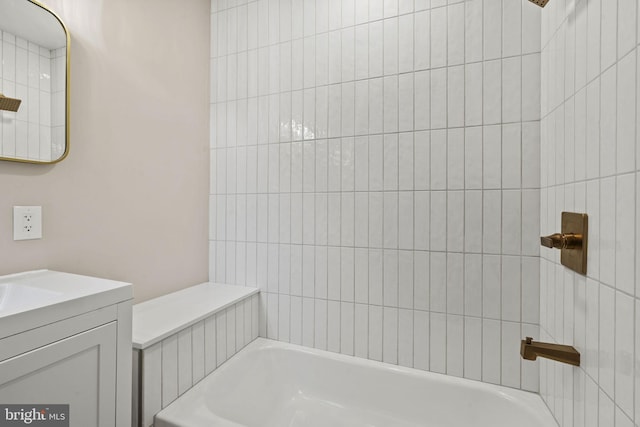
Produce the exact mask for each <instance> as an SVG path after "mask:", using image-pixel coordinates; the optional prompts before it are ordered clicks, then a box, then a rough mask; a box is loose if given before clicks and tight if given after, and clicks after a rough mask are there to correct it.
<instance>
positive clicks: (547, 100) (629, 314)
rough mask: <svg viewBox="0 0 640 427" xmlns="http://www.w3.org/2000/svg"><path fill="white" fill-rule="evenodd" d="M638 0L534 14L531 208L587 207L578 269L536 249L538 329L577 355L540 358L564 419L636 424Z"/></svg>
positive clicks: (544, 220)
mask: <svg viewBox="0 0 640 427" xmlns="http://www.w3.org/2000/svg"><path fill="white" fill-rule="evenodd" d="M638 12H639V9H638V2H637V1H636V0H619V1H612V0H596V1H591V0H589V1H587V0H577V1H575V2H569V1H564V0H562V1H557V0H553V1H550V2H549V4H548V5H547V7H546V8H545V10H544V11H543V14H542V23H541V24H542V46H543V48H542V68H541V108H542V121H541V153H540V160H541V177H540V178H541V194H540V195H541V215H540V224H541V232H542V233H543V234H550V233H553V232H556V231H559V230H560V213H561V212H562V211H574V212H585V213H587V214H588V215H589V242H588V245H589V246H588V257H587V263H588V264H587V275H586V277H585V276H582V275H579V274H576V273H574V272H572V271H570V270H568V269H566V268H564V267H563V266H561V265H560V262H559V253H558V251H552V250H549V249H542V252H541V264H540V279H541V287H540V300H541V304H540V334H541V338H542V339H543V340H549V341H552V342H558V343H562V344H569V345H574V346H575V347H576V348H577V349H578V350H579V351H580V353H581V357H582V365H581V367H580V368H572V367H569V366H568V365H563V364H558V363H554V362H549V361H546V360H541V362H540V381H541V382H540V393H541V395H542V397H543V398H544V400H545V401H546V402H547V405H548V406H549V408H550V409H551V411H552V412H553V414H554V415H555V417H556V419H557V420H558V423H559V425H560V426H562V427H583V426H600V427H613V426H617V427H620V426H625V427H626V426H632V425H638V424H639V423H640V363H639V361H640V359H639V357H640V303H639V300H638V299H637V296H638V295H640V294H638V291H639V290H640V289H638V283H639V282H638V276H637V274H638V271H637V269H638V265H640V263H639V262H638V261H639V260H640V258H639V257H638V256H639V254H640V251H639V249H638V248H640V246H638V243H639V242H640V233H639V232H638V231H639V226H640V205H638V203H640V198H639V197H638V191H639V190H640V181H639V179H640V176H639V175H638V170H639V167H640V162H639V159H640V150H638V147H637V146H638V138H637V124H638V120H639V119H640V116H638V113H640V109H638V108H637V102H638V100H640V97H639V96H638V92H637V78H638V71H640V65H639V64H638V62H637V61H638V60H639V59H640V56H638V51H637V44H638V33H637V30H638V25H637V22H638Z"/></svg>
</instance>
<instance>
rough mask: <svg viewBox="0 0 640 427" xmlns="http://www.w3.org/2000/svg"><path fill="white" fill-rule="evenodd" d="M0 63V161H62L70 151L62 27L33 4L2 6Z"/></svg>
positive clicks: (12, 0) (23, 0)
mask: <svg viewBox="0 0 640 427" xmlns="http://www.w3.org/2000/svg"><path fill="white" fill-rule="evenodd" d="M0 58H2V61H1V62H0V64H1V67H0V94H1V95H0V160H12V161H18V162H28V163H55V162H58V161H60V160H62V159H63V158H64V157H66V155H67V153H68V151H69V142H68V121H69V117H68V105H69V102H68V89H69V88H68V84H69V33H68V31H67V29H66V28H65V26H64V24H63V23H62V21H61V20H60V19H59V18H58V17H57V16H56V15H55V14H54V13H53V12H52V11H50V10H48V9H47V8H46V7H45V6H43V5H41V4H39V3H37V2H35V1H30V0H1V1H0Z"/></svg>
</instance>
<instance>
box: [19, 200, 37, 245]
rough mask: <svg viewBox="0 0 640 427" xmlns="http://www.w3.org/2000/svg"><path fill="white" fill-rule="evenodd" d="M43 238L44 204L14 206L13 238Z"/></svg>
mask: <svg viewBox="0 0 640 427" xmlns="http://www.w3.org/2000/svg"><path fill="white" fill-rule="evenodd" d="M33 239H42V206H14V207H13V240H33Z"/></svg>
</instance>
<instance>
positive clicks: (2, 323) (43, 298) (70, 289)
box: [0, 270, 132, 339]
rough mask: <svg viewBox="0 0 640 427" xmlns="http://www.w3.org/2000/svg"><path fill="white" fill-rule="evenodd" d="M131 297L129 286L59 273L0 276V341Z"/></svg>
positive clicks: (44, 271)
mask: <svg viewBox="0 0 640 427" xmlns="http://www.w3.org/2000/svg"><path fill="white" fill-rule="evenodd" d="M131 298H132V292H131V285H130V284H129V283H123V282H116V281H113V280H106V279H99V278H96V277H89V276H80V275H77V274H69V273H61V272H58V271H49V270H36V271H27V272H24V273H17V274H11V275H7V276H0V339H2V338H4V337H8V336H11V335H14V334H19V333H21V332H24V331H27V330H29V329H34V328H37V327H40V326H43V325H47V324H50V323H53V322H57V321H59V320H62V319H68V318H71V317H74V316H78V315H79V314H83V313H88V312H90V311H93V310H98V309H101V308H107V307H110V306H112V308H111V310H117V309H116V308H115V304H118V303H120V302H122V301H128V300H130V299H131Z"/></svg>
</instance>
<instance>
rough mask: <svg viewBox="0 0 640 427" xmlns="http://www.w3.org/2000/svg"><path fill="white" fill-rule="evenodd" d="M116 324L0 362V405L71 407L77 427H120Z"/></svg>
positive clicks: (71, 424)
mask: <svg viewBox="0 0 640 427" xmlns="http://www.w3.org/2000/svg"><path fill="white" fill-rule="evenodd" d="M116 331H117V328H116V322H111V323H108V324H106V325H103V326H100V327H97V328H94V329H91V330H89V331H86V332H82V333H80V334H77V335H73V336H71V337H69V338H66V339H63V340H60V341H56V342H54V343H52V344H49V345H45V346H43V347H39V348H36V349H35V350H32V351H29V352H26V353H23V354H20V355H18V356H15V357H12V358H10V359H7V360H5V361H3V362H0V402H2V403H4V404H7V403H16V404H69V421H70V423H69V425H70V426H72V427H91V426H97V427H113V426H115V415H116V408H115V396H116V376H115V375H114V372H116Z"/></svg>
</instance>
